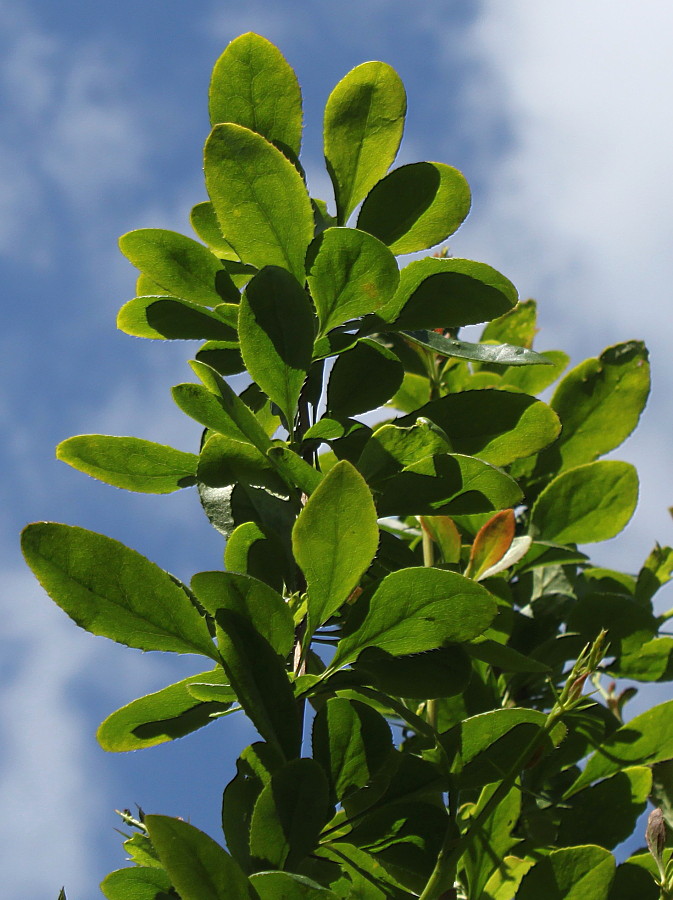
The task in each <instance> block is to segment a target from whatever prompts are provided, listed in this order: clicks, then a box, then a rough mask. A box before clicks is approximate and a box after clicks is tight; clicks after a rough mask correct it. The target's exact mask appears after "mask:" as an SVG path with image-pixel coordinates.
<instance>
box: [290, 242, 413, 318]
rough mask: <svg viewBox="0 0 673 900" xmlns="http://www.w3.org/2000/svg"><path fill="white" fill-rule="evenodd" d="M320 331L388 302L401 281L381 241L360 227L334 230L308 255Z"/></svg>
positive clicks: (313, 244)
mask: <svg viewBox="0 0 673 900" xmlns="http://www.w3.org/2000/svg"><path fill="white" fill-rule="evenodd" d="M306 270H307V278H308V285H309V288H310V290H311V296H312V297H313V300H314V302H315V305H316V310H317V312H318V318H319V320H320V335H324V334H325V333H326V332H328V331H329V330H330V329H332V328H335V327H336V326H337V325H341V324H342V323H343V322H348V321H349V320H350V319H356V318H358V317H360V316H364V315H366V314H368V313H373V312H376V310H378V309H380V308H381V307H382V306H384V305H385V304H387V303H388V302H389V300H390V299H391V297H392V296H393V295H394V293H395V291H396V290H397V286H398V284H399V280H400V273H399V269H398V268H397V262H396V261H395V257H394V256H393V254H392V253H391V252H390V250H389V249H388V248H387V247H386V246H385V244H382V243H381V241H379V240H377V239H376V238H374V237H372V236H371V235H370V234H367V233H366V232H364V231H358V230H357V229H355V228H328V229H327V230H326V231H323V232H322V233H321V234H319V235H318V237H316V238H315V240H314V241H313V242H312V243H311V246H310V247H309V249H308V253H307V255H306Z"/></svg>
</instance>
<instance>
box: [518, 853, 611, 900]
mask: <svg viewBox="0 0 673 900" xmlns="http://www.w3.org/2000/svg"><path fill="white" fill-rule="evenodd" d="M614 874H615V858H614V856H613V855H612V853H610V851H609V850H605V849H604V848H603V847H593V846H586V847H566V848H563V849H562V850H552V852H551V853H550V854H549V855H548V856H544V857H542V859H541V860H539V861H538V862H537V863H536V864H535V865H534V866H533V868H532V869H529V870H528V872H527V873H526V874H525V875H524V877H523V879H522V881H521V886H520V887H519V890H518V891H517V892H516V898H517V900H540V897H545V898H546V900H606V898H607V895H608V890H609V889H610V885H611V883H612V879H613V878H614Z"/></svg>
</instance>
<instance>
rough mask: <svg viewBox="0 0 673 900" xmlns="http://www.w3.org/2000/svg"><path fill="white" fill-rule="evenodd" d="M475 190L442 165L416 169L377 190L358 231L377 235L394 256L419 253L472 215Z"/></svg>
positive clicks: (392, 176)
mask: <svg viewBox="0 0 673 900" xmlns="http://www.w3.org/2000/svg"><path fill="white" fill-rule="evenodd" d="M470 202H471V197H470V187H469V185H468V183H467V182H466V181H465V178H464V177H463V175H462V174H461V173H460V172H459V171H458V170H457V169H454V168H452V167H451V166H446V165H444V164H443V163H433V162H420V163H411V164H410V165H407V166H401V167H400V168H399V169H394V170H393V171H392V172H390V173H389V174H388V175H386V177H385V178H384V179H383V180H382V181H379V183H378V184H376V185H374V187H373V188H372V190H371V191H370V192H369V194H368V195H367V197H366V198H365V201H364V203H363V204H362V208H361V209H360V214H359V216H358V228H361V229H362V230H363V231H368V232H369V233H370V234H373V235H376V237H377V238H379V240H381V241H383V243H384V244H387V245H388V246H389V247H390V249H391V250H392V251H393V253H396V254H400V253H416V252H417V251H418V250H428V249H429V248H430V247H434V246H435V244H439V243H440V241H443V240H444V239H445V238H447V237H448V236H449V235H450V234H453V232H454V231H455V230H456V229H457V228H458V227H459V226H460V224H461V223H462V222H463V220H464V219H465V217H466V216H467V214H468V212H469V211H470Z"/></svg>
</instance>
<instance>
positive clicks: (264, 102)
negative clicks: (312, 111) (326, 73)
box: [208, 32, 302, 156]
mask: <svg viewBox="0 0 673 900" xmlns="http://www.w3.org/2000/svg"><path fill="white" fill-rule="evenodd" d="M208 108H209V111H210V122H211V124H212V125H217V123H218V122H235V123H236V124H237V125H243V126H245V128H249V129H250V130H251V131H256V132H257V134H261V135H262V136H263V137H265V138H266V139H267V141H271V143H272V144H275V145H276V146H277V147H279V148H280V149H281V150H283V151H284V152H285V151H286V150H287V149H289V150H290V151H291V152H292V154H294V156H299V149H300V147H301V129H302V112H301V89H300V87H299V82H298V81H297V76H296V75H295V73H294V70H293V69H292V67H291V66H290V65H289V63H288V62H287V60H286V59H285V57H284V56H283V54H282V53H281V52H280V50H279V49H278V48H277V47H275V46H274V45H273V44H272V43H271V42H270V41H267V39H266V38H264V37H262V36H261V35H259V34H253V33H252V32H248V33H247V34H242V35H240V37H237V38H236V39H235V40H233V41H232V42H231V43H230V44H229V46H228V47H227V49H226V50H225V51H224V53H223V54H222V56H220V58H219V59H218V61H217V62H216V63H215V68H214V69H213V74H212V77H211V80H210V92H209V95H208Z"/></svg>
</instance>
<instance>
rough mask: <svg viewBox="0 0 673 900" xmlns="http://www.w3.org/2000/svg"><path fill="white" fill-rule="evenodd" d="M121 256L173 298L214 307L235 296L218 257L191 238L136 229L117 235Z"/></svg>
mask: <svg viewBox="0 0 673 900" xmlns="http://www.w3.org/2000/svg"><path fill="white" fill-rule="evenodd" d="M119 247H120V249H121V251H122V253H123V254H124V256H125V257H126V258H127V259H128V260H129V261H130V262H132V263H133V265H134V266H136V267H137V268H138V269H140V271H141V272H143V274H145V275H148V276H149V277H150V278H151V279H152V280H153V281H155V282H156V283H157V284H160V285H161V287H163V288H165V289H166V290H167V291H168V292H169V293H170V294H173V295H175V296H176V297H183V298H184V299H185V300H191V301H192V303H198V304H201V305H202V306H215V305H216V304H218V303H221V302H222V301H223V300H231V299H233V298H235V297H237V296H238V291H237V290H236V287H235V285H234V284H233V282H232V280H231V278H230V277H229V275H228V274H227V271H226V269H225V268H224V267H223V265H222V263H221V262H220V260H219V259H218V258H217V257H216V256H214V255H213V254H212V253H211V252H210V250H208V249H207V248H206V247H204V246H203V244H198V243H197V242H196V241H193V240H192V239H191V238H188V237H185V236H184V235H183V234H178V233H177V232H175V231H166V230H165V229H163V228H140V229H138V230H137V231H129V232H128V234H124V235H122V237H120V238H119Z"/></svg>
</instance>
